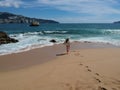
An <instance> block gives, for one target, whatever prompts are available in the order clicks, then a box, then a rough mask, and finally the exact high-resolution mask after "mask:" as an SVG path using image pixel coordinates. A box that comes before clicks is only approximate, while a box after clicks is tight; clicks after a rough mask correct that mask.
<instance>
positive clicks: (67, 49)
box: [66, 45, 70, 54]
mask: <svg viewBox="0 0 120 90" xmlns="http://www.w3.org/2000/svg"><path fill="white" fill-rule="evenodd" d="M66 51H67V54H68V53H69V51H70V45H67V46H66Z"/></svg>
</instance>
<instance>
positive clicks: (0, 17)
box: [0, 12, 59, 23]
mask: <svg viewBox="0 0 120 90" xmlns="http://www.w3.org/2000/svg"><path fill="white" fill-rule="evenodd" d="M32 22H39V23H59V22H57V21H54V20H45V19H37V18H30V17H25V16H22V15H16V14H12V13H8V12H0V23H32Z"/></svg>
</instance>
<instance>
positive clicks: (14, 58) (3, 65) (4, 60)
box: [0, 41, 118, 71]
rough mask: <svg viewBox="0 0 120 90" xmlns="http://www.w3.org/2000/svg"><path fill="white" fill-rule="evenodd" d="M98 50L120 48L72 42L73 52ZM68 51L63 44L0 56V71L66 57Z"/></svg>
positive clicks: (101, 44)
mask: <svg viewBox="0 0 120 90" xmlns="http://www.w3.org/2000/svg"><path fill="white" fill-rule="evenodd" d="M96 48H118V47H116V46H114V45H111V44H105V43H92V42H78V41H75V42H72V43H71V50H70V51H76V50H81V49H96ZM65 52H66V49H65V46H64V45H63V44H55V45H53V46H45V47H42V48H34V49H31V50H28V51H24V52H19V53H12V54H8V55H2V56H0V71H11V70H17V69H24V68H27V67H31V66H34V65H39V64H42V63H45V62H48V61H51V60H53V59H55V58H57V57H58V56H62V55H65Z"/></svg>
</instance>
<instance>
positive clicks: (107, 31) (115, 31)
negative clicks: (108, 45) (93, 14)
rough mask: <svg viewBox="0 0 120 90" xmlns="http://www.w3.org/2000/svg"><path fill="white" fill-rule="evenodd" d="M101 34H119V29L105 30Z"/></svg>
mask: <svg viewBox="0 0 120 90" xmlns="http://www.w3.org/2000/svg"><path fill="white" fill-rule="evenodd" d="M103 33H111V34H120V29H106V30H103Z"/></svg>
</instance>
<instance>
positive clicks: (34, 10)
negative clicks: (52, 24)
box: [0, 0, 120, 23]
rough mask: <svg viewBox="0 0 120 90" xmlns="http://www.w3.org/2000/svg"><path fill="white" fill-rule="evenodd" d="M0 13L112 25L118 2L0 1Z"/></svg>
mask: <svg viewBox="0 0 120 90" xmlns="http://www.w3.org/2000/svg"><path fill="white" fill-rule="evenodd" d="M0 12H10V13H14V14H18V15H24V16H28V17H35V18H41V19H52V20H56V21H59V22H61V23H112V22H114V21H119V20H120V0H0Z"/></svg>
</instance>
